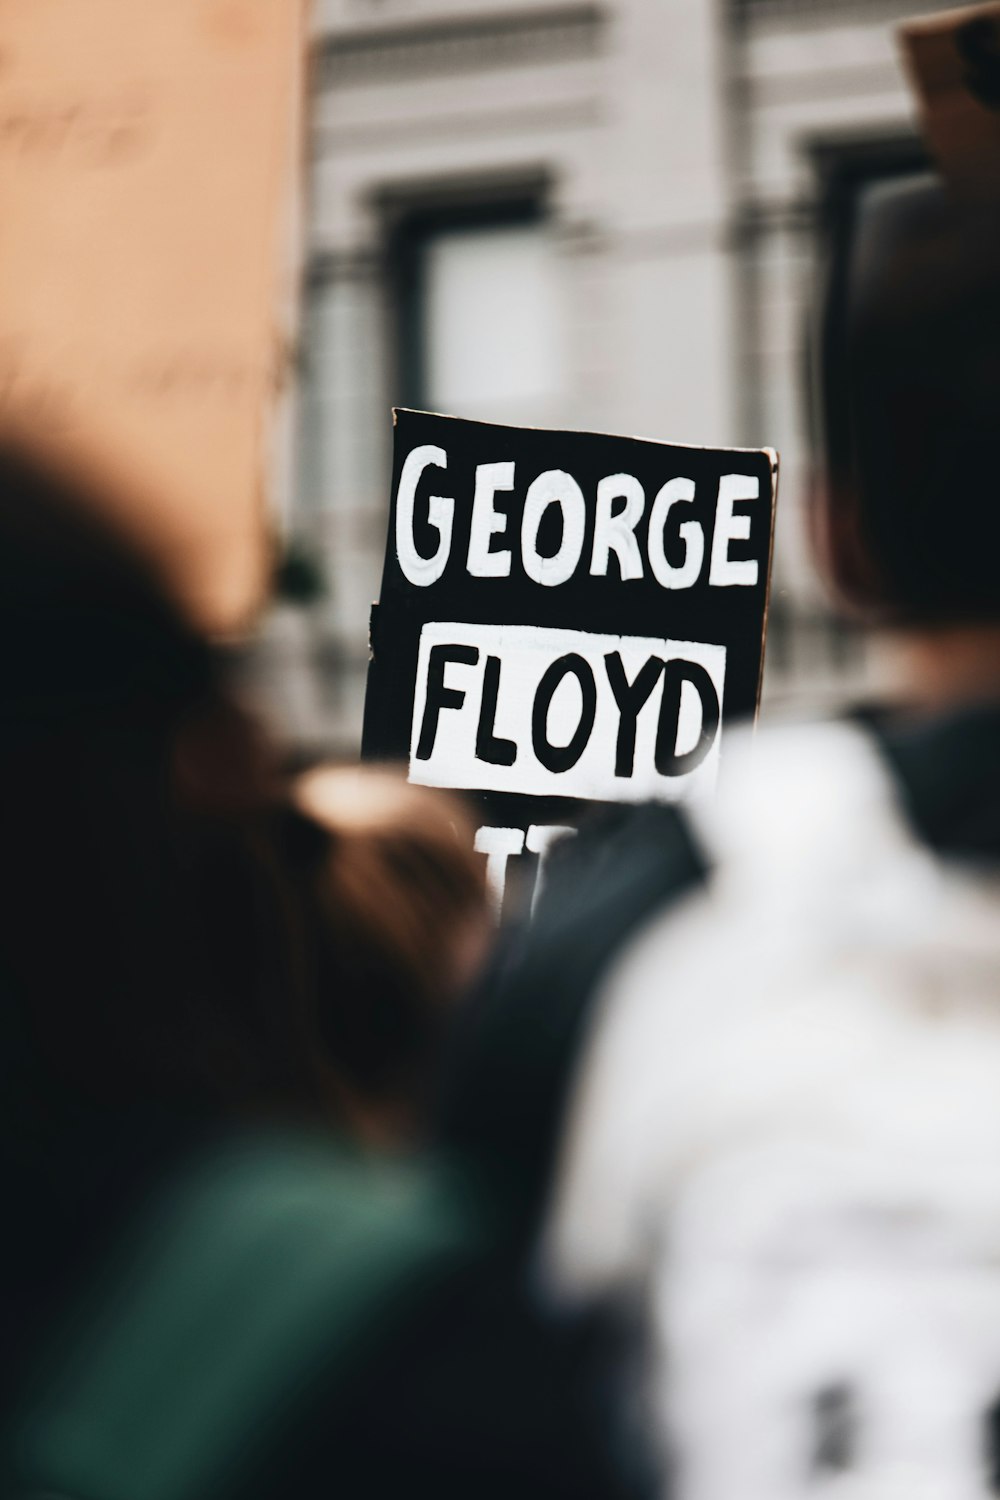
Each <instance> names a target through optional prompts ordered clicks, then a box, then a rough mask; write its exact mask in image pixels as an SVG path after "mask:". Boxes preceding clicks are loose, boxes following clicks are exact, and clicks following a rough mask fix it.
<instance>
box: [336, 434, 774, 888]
mask: <svg viewBox="0 0 1000 1500" xmlns="http://www.w3.org/2000/svg"><path fill="white" fill-rule="evenodd" d="M776 478H777V455H776V454H775V453H773V452H771V451H770V450H767V449H763V450H744V449H710V448H687V447H678V446H674V445H670V444H666V443H658V442H645V441H641V440H639V439H634V438H623V437H608V436H604V435H602V434H597V433H588V432H549V431H544V430H541V429H528V428H515V427H501V426H494V425H491V424H489V423H482V422H469V421H463V420H460V419H458V418H453V417H443V416H434V415H430V414H428V413H424V412H413V411H398V412H396V413H395V455H394V463H393V489H392V507H391V513H390V519H389V539H388V544H387V548H386V559H385V570H384V573H383V577H382V590H381V597H380V600H379V603H378V604H377V605H376V606H375V607H374V609H373V611H372V629H371V649H372V658H371V664H370V667H369V676H368V693H367V699H366V704H365V730H364V742H363V754H364V756H365V758H366V759H380V760H397V761H404V762H405V763H406V765H407V767H408V774H409V778H410V780H411V781H414V782H419V783H421V784H423V785H428V786H441V787H451V788H459V789H462V790H464V791H467V792H468V793H470V795H471V796H472V797H473V799H474V803H475V805H476V807H477V809H478V813H479V818H480V824H481V826H480V829H479V833H478V835H477V841H476V842H477V847H478V848H479V849H481V850H482V852H483V853H484V854H486V855H487V856H488V857H489V862H490V868H491V877H492V879H493V881H494V884H495V886H496V887H497V888H498V889H499V888H501V887H502V879H503V874H504V871H505V869H506V864H507V861H509V860H510V858H511V857H513V856H520V855H522V854H525V853H527V854H531V855H535V856H539V857H542V858H544V855H545V853H546V850H547V849H548V847H549V846H550V844H551V842H552V840H553V838H554V837H555V836H556V835H557V834H558V833H560V832H561V831H562V830H563V829H564V828H565V827H566V826H568V825H571V823H572V820H573V818H574V816H575V815H576V814H577V813H579V811H580V809H581V808H582V807H584V806H592V805H593V804H594V803H601V802H605V803H608V802H639V801H645V800H647V799H658V800H667V801H674V800H678V799H681V798H684V797H687V796H690V795H692V794H695V793H697V792H698V791H705V790H708V789H709V788H710V787H711V785H712V783H713V782H714V779H715V776H716V773H717V769H718V764H719V758H720V754H721V751H722V744H723V737H724V730H725V727H726V726H727V725H729V724H731V723H732V722H733V721H734V720H735V719H738V718H745V717H747V716H749V715H752V714H753V713H754V711H755V709H756V706H757V701H758V696H759V689H760V677H761V668H762V661H763V644H764V626H765V619H766V613H767V598H768V584H769V571H770V558H771V543H772V535H773V526H774V504H775V488H776Z"/></svg>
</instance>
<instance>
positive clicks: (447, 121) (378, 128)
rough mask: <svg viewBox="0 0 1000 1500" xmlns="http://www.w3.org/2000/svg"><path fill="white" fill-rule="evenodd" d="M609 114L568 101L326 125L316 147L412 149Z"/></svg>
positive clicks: (579, 124) (575, 125)
mask: <svg viewBox="0 0 1000 1500" xmlns="http://www.w3.org/2000/svg"><path fill="white" fill-rule="evenodd" d="M606 118H607V112H606V110H605V109H604V107H603V105H602V104H600V103H599V102H598V101H597V100H589V101H587V100H581V101H575V100H574V101H572V102H570V103H567V104H544V105H538V106H536V107H533V106H530V105H529V106H525V108H523V109H504V110H493V111H490V110H476V111H470V112H469V113H467V114H466V113H463V114H454V115H440V116H438V117H437V118H435V119H430V120H414V119H409V120H407V119H402V120H380V121H373V122H372V123H371V124H365V125H342V126H339V127H338V126H334V125H325V126H321V127H320V128H319V129H318V130H317V131H316V133H315V136H314V138H313V140H314V149H315V152H316V155H317V156H319V157H325V156H331V155H335V154H336V153H337V152H340V151H343V150H344V149H345V148H347V149H351V150H359V149H363V148H365V147H369V148H372V149H381V148H382V147H384V146H387V145H388V146H393V147H398V146H399V144H400V141H401V140H404V139H405V141H406V144H407V146H408V147H413V146H414V145H419V143H420V142H421V141H430V140H439V139H440V138H441V137H442V136H444V137H451V136H455V135H458V136H460V137H461V138H462V139H468V138H469V137H472V136H495V135H517V134H519V133H522V132H524V131H525V130H542V131H544V130H554V131H559V130H566V129H567V128H570V129H581V128H582V129H588V128H591V127H593V126H595V125H601V124H604V123H605V120H606Z"/></svg>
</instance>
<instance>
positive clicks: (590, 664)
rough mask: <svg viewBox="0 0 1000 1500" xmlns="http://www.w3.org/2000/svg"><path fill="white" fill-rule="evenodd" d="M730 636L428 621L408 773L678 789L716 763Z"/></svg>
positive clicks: (621, 797) (530, 785) (500, 786)
mask: <svg viewBox="0 0 1000 1500" xmlns="http://www.w3.org/2000/svg"><path fill="white" fill-rule="evenodd" d="M725 656H726V653H725V649H724V648H723V647H721V646H711V645H704V644H698V643H694V642H681V641H666V640H657V639H654V638H645V637H638V636H602V635H594V634H591V633H589V632H585V631H577V630H558V629H540V628H535V627H531V626H503V625H468V624H438V623H432V624H428V625H425V626H424V628H423V630H422V632H421V637H420V650H419V656H418V664H417V686H416V693H415V697H414V711H413V720H412V726H411V739H410V768H409V775H410V780H411V781H416V782H421V783H423V784H425V785H430V786H452V787H467V788H470V789H471V788H478V789H481V790H492V791H504V792H514V793H519V794H524V795H529V796H548V795H555V796H560V797H582V798H588V799H592V800H605V799H607V800H612V801H639V800H643V799H645V798H647V797H659V798H661V799H665V800H675V798H676V797H677V796H678V792H677V790H676V787H677V785H678V784H679V783H681V782H684V783H685V784H687V783H689V782H690V780H691V778H692V777H693V776H694V775H695V774H696V773H698V772H699V771H700V770H701V769H702V768H704V767H707V768H708V773H709V774H710V775H712V774H714V761H715V760H716V759H717V742H718V738H719V730H720V724H721V716H722V692H723V679H724V673H725Z"/></svg>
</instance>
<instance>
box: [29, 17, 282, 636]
mask: <svg viewBox="0 0 1000 1500" xmlns="http://www.w3.org/2000/svg"><path fill="white" fill-rule="evenodd" d="M304 12H305V0H0V425H2V426H3V427H5V428H6V429H7V430H10V429H11V428H13V429H16V430H27V432H28V433H29V435H30V437H31V439H32V440H33V441H37V442H40V443H43V444H45V445H47V446H49V447H51V448H53V449H55V450H56V451H57V452H59V453H62V454H68V455H69V456H70V458H71V459H73V461H74V462H76V463H78V464H83V465H87V466H90V467H93V465H94V463H95V462H96V463H97V464H98V465H99V466H100V473H101V477H102V479H103V480H104V481H105V482H106V483H107V482H108V481H110V489H111V491H112V493H113V494H114V495H115V496H116V497H117V498H116V500H115V504H116V505H117V506H119V507H120V508H121V510H122V514H123V515H124V516H125V517H126V519H127V520H128V521H129V523H130V524H131V525H133V526H137V527H139V528H140V530H141V532H142V535H143V538H144V540H145V541H146V542H147V543H149V544H151V545H152V546H153V547H154V548H155V550H156V552H157V555H158V556H159V557H160V559H161V560H162V562H163V564H164V565H165V566H166V568H167V569H168V571H169V574H170V576H171V578H172V580H173V581H174V583H175V584H176V586H177V587H178V588H179V589H180V591H181V593H182V595H183V597H184V598H185V600H186V602H187V603H188V605H189V606H190V607H191V608H192V609H193V611H194V612H195V614H196V616H197V618H198V619H199V620H200V621H201V622H202V623H204V624H206V625H208V626H209V627H211V628H213V629H231V628H233V627H234V626H237V625H238V624H239V623H240V622H241V621H243V620H244V619H245V618H247V616H248V614H249V613H250V612H251V611H252V609H253V607H254V605H255V604H256V603H257V602H258V601H259V599H260V597H261V593H262V590H263V586H264V580H265V577H266V571H267V565H268V525H267V516H266V503H267V495H266V491H267V487H268V484H269V480H270V474H271V468H272V463H271V456H270V452H271V426H272V418H273V413H274V410H275V405H276V397H277V393H278V390H279V387H280V386H281V384H282V379H283V375H284V365H285V350H286V348H287V336H288V332H289V318H288V309H289V307H290V306H291V305H292V294H291V286H292V281H291V278H292V276H293V275H294V272H295V269H296V268H295V266H294V264H293V262H294V243H295V240H294V233H293V224H294V204H295V196H296V195H295V191H294V188H295V185H296V182H297V178H298V175H299V159H298V158H299V148H300V122H301V114H302V110H301V101H302V80H303V64H304V51H305V16H304Z"/></svg>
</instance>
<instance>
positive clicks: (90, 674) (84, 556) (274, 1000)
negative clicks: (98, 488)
mask: <svg viewBox="0 0 1000 1500" xmlns="http://www.w3.org/2000/svg"><path fill="white" fill-rule="evenodd" d="M278 803H279V797H278V788H277V785H276V782H275V780H274V777H273V775H272V770H271V762H270V758H269V753H268V750H267V747H266V746H265V744H264V742H263V740H262V738H261V737H260V735H259V733H258V732H257V731H256V730H255V728H254V726H253V725H252V724H251V722H250V720H249V719H248V718H247V717H246V716H245V714H244V713H243V712H242V710H241V709H240V707H239V706H238V704H237V703H236V702H235V700H234V699H233V698H232V697H231V696H230V694H229V692H228V690H227V687H226V685H225V682H224V677H223V671H222V666H221V662H220V659H219V658H218V656H217V655H216V653H215V652H214V651H213V650H212V649H211V647H210V646H209V645H208V643H207V642H206V641H205V640H204V639H202V638H201V637H200V636H199V634H198V633H197V632H196V631H195V630H194V629H193V628H192V627H191V626H189V625H188V624H187V623H186V622H185V620H184V618H183V617H182V615H181V614H180V612H179V610H178V609H177V608H176V607H175V606H174V603H173V602H172V600H171V599H170V597H169V596H168V594H167V592H166V590H165V589H164V587H163V586H162V584H161V582H160V580H159V579H158V578H157V577H156V576H155V574H154V571H153V569H152V567H151V566H150V565H148V564H147V562H146V561H144V560H143V559H141V558H140V557H139V556H137V555H133V553H132V552H131V550H130V549H129V547H127V546H126V545H125V543H124V542H123V541H122V540H121V539H120V538H119V537H118V536H117V535H115V534H114V533H113V532H112V531H111V530H110V529H108V527H107V526H106V525H105V524H104V523H103V522H102V521H101V520H100V519H99V518H98V514H97V510H96V508H95V506H94V504H93V503H92V500H91V497H90V496H89V495H88V494H87V493H85V492H83V491H82V490H80V488H79V487H78V485H77V483H76V482H75V481H73V480H71V479H68V478H67V477H66V476H65V475H63V474H61V473H59V472H57V471H56V470H54V469H50V468H48V467H46V466H45V465H43V464H40V463H39V462H37V461H36V460H35V459H33V458H30V457H28V456H26V455H25V454H24V453H21V452H18V451H12V450H11V449H9V448H8V449H4V450H0V1008H2V1014H3V1029H4V1033H5V1035H6V1036H7V1037H8V1038H12V1037H14V1036H15V1035H16V1038H17V1043H18V1045H17V1046H16V1047H14V1048H13V1049H9V1050H8V1054H7V1055H8V1062H7V1064H6V1067H5V1068H4V1076H3V1078H2V1079H0V1085H2V1084H3V1083H6V1084H8V1085H9V1088H8V1089H7V1090H6V1091H5V1093H6V1097H7V1098H8V1100H9V1101H10V1103H9V1109H8V1114H7V1133H8V1135H9V1134H10V1133H11V1132H12V1131H13V1132H16V1130H17V1128H18V1122H17V1121H16V1120H13V1119H12V1118H11V1115H10V1113H9V1110H10V1109H15V1108H16V1107H17V1106H16V1104H15V1102H14V1101H15V1100H20V1103H21V1105H22V1106H24V1107H25V1108H27V1104H26V1101H27V1100H29V1099H30V1100H34V1101H35V1103H36V1104H38V1101H43V1104H42V1105H40V1106H39V1107H49V1106H53V1105H54V1104H55V1103H56V1102H57V1101H66V1100H72V1099H84V1100H86V1101H87V1102H88V1107H89V1106H94V1107H98V1108H102V1109H109V1108H113V1107H115V1106H117V1105H120V1104H121V1103H123V1102H135V1101H138V1100H151V1101H155V1100H162V1101H169V1102H172V1103H180V1104H182V1105H185V1106H189V1107H191V1108H193V1109H206V1108H207V1109H209V1110H215V1109H222V1110H232V1109H237V1110H239V1109H242V1108H251V1107H252V1108H255V1109H256V1108H259V1107H261V1106H262V1105H267V1104H276V1105H280V1106H281V1107H284V1108H290V1107H294V1108H296V1109H298V1110H304V1111H307V1110H309V1109H310V1107H311V1106H314V1107H316V1108H319V1107H320V1105H319V1090H320V1085H319V1083H318V1081H317V1076H318V1075H317V1073H316V1059H315V1056H314V1055H313V1053H312V1051H311V1039H310V1035H309V1018H308V1007H307V1003H306V999H305V996H304V991H303V990H302V987H301V986H300V985H299V984H298V982H297V976H296V958H295V952H296V947H295V929H294V913H293V912H292V910H291V905H290V900H289V897H288V895H287V892H286V890H285V888H284V884H283V876H282V866H281V854H280V848H279V845H278V837H277V835H276V831H275V830H276V826H277V821H278V813H277V811H276V809H277V807H278ZM15 1057H16V1058H17V1061H16V1062H15V1061H13V1060H12V1059H13V1058H15ZM15 1074H16V1076H15ZM44 1101H47V1104H46V1103H44ZM22 1124H23V1121H22Z"/></svg>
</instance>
